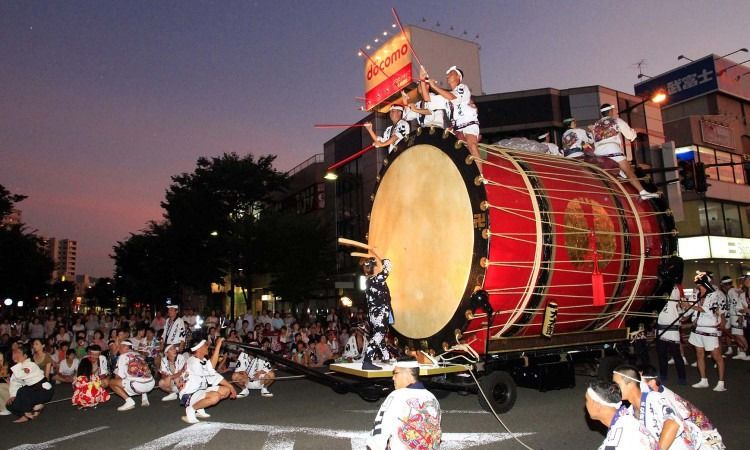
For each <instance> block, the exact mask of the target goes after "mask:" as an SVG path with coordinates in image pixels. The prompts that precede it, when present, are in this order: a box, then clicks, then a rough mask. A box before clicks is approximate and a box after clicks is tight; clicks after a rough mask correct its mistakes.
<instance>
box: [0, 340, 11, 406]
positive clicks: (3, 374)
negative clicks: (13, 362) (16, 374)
mask: <svg viewBox="0 0 750 450" xmlns="http://www.w3.org/2000/svg"><path fill="white" fill-rule="evenodd" d="M9 375H10V370H9V368H8V362H7V361H6V360H5V353H4V352H0V416H9V415H10V411H8V409H7V408H6V407H5V404H6V403H7V401H8V398H9V397H10V394H9V393H8V376H9Z"/></svg>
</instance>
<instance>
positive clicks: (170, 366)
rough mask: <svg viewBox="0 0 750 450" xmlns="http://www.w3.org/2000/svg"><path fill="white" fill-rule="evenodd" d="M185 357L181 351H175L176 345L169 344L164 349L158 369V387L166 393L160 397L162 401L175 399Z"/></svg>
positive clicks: (183, 370)
mask: <svg viewBox="0 0 750 450" xmlns="http://www.w3.org/2000/svg"><path fill="white" fill-rule="evenodd" d="M186 362H187V358H186V357H185V355H184V354H183V353H180V354H178V353H177V347H176V346H175V345H174V344H169V345H167V347H166V348H165V349H164V356H163V357H162V358H161V366H160V369H159V375H160V377H161V379H160V380H159V389H161V390H162V391H164V392H167V393H168V394H167V395H166V396H165V397H164V398H162V399H161V401H163V402H168V401H171V400H177V393H178V392H179V391H180V387H181V384H180V383H181V380H182V374H183V373H184V372H185V363H186Z"/></svg>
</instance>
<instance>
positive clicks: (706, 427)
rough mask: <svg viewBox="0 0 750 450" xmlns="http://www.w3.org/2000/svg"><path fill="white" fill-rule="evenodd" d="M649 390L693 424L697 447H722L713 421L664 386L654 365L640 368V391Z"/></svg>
mask: <svg viewBox="0 0 750 450" xmlns="http://www.w3.org/2000/svg"><path fill="white" fill-rule="evenodd" d="M649 391H654V392H659V393H660V394H661V395H662V396H664V398H666V399H667V401H668V402H669V403H670V405H671V406H672V407H673V408H674V410H675V411H676V412H677V414H679V416H680V417H682V419H683V420H684V421H685V422H690V423H692V424H693V425H695V427H693V430H694V434H695V435H696V441H697V442H699V443H700V445H699V446H698V448H700V449H702V450H709V449H713V450H721V449H723V448H724V444H723V440H722V438H721V435H720V434H719V431H718V430H717V429H716V427H715V426H714V425H713V423H711V420H709V418H708V416H706V414H705V413H703V411H701V410H700V409H698V408H697V407H696V406H695V405H693V404H692V403H690V402H689V401H687V400H685V399H684V398H682V397H680V396H679V395H677V394H676V393H674V391H672V390H671V389H668V388H667V387H666V386H664V385H663V384H662V383H661V380H660V378H659V377H658V376H657V374H656V368H655V367H654V366H644V367H642V368H641V392H649ZM696 430H697V431H696Z"/></svg>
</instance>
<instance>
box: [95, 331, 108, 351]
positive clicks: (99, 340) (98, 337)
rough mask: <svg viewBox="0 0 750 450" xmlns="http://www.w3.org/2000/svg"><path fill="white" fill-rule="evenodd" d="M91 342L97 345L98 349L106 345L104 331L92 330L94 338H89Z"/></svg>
mask: <svg viewBox="0 0 750 450" xmlns="http://www.w3.org/2000/svg"><path fill="white" fill-rule="evenodd" d="M91 344H93V345H98V346H99V348H100V349H102V348H105V347H106V346H107V341H105V340H104V333H102V332H101V331H100V330H96V331H94V338H93V339H92V340H91Z"/></svg>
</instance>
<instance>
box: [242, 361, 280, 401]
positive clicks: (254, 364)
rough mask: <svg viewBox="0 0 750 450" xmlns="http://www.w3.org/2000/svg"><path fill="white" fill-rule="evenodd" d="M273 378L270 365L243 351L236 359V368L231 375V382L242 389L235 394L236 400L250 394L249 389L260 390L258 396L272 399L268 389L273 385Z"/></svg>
mask: <svg viewBox="0 0 750 450" xmlns="http://www.w3.org/2000/svg"><path fill="white" fill-rule="evenodd" d="M274 378H275V376H274V372H273V369H272V368H271V363H269V362H268V361H266V360H265V359H263V358H260V357H257V356H253V355H250V354H248V353H245V352H244V351H243V352H241V353H240V354H239V356H238V357H237V367H236V368H235V369H234V373H233V374H232V382H233V383H237V384H239V385H240V386H242V388H243V389H242V390H241V391H240V393H239V394H237V397H238V398H242V397H247V396H248V395H249V394H250V389H260V395H262V396H263V397H273V394H272V393H271V392H270V391H269V390H268V387H269V386H271V384H273V382H274Z"/></svg>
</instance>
